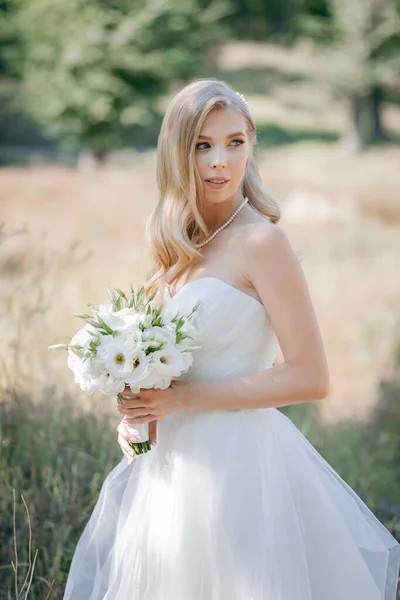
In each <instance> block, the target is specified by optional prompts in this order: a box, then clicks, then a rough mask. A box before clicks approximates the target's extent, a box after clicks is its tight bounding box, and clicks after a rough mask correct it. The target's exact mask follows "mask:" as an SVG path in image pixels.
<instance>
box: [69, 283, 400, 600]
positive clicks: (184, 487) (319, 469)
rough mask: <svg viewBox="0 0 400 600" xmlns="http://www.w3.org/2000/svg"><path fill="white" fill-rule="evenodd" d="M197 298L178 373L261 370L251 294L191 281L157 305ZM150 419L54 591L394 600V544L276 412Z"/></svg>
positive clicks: (190, 376) (265, 331) (98, 597)
mask: <svg viewBox="0 0 400 600" xmlns="http://www.w3.org/2000/svg"><path fill="white" fill-rule="evenodd" d="M197 301H200V302H201V305H200V308H199V309H198V311H197V312H196V313H195V322H194V325H195V326H196V330H197V339H196V342H198V343H199V344H200V345H202V348H201V349H200V350H197V351H196V352H195V353H194V363H193V366H192V367H191V368H190V370H189V371H188V372H187V373H186V374H184V375H183V376H182V378H183V379H186V380H206V379H221V378H229V377H237V376H241V375H244V374H248V373H251V372H254V371H257V370H260V369H266V368H269V367H272V365H273V362H274V359H275V356H276V350H277V339H276V336H275V333H274V331H273V329H272V325H271V322H270V320H269V318H268V316H267V314H266V312H265V309H264V307H263V305H262V304H261V303H259V302H258V301H257V300H256V299H255V298H253V297H251V296H249V295H248V294H246V293H245V292H243V291H241V290H238V289H236V288H235V287H233V286H232V285H231V284H228V283H227V282H224V281H222V280H221V279H217V278H215V277H202V278H200V279H195V280H192V281H190V282H188V283H187V284H186V285H184V286H183V288H181V289H180V290H179V292H178V293H177V294H175V295H174V296H173V297H171V296H169V297H168V300H167V310H168V311H172V312H175V311H180V312H184V313H186V314H187V313H189V312H190V310H191V309H192V307H193V306H194V304H195V303H196V302H197ZM293 334H294V335H295V332H293ZM157 427H158V440H157V442H158V443H157V445H156V446H155V447H154V446H153V447H152V450H151V451H150V452H148V453H146V454H143V455H139V456H137V457H136V461H135V463H134V465H132V466H128V464H127V460H126V458H125V457H122V459H121V462H120V463H119V464H118V465H117V466H116V467H115V468H114V469H113V470H112V471H111V473H110V474H109V475H108V476H107V478H106V479H105V481H104V483H103V487H102V490H101V493H100V496H99V498H98V500H97V504H96V506H95V508H94V511H93V513H92V515H91V517H90V519H89V521H88V523H87V525H86V527H85V529H84V531H83V533H82V535H81V538H80V540H79V542H78V545H77V547H76V550H75V554H74V557H73V561H72V565H71V568H70V572H69V576H68V581H67V586H66V590H65V595H64V600H395V598H396V588H397V577H398V572H399V565H400V545H399V544H398V542H397V541H396V540H395V539H394V537H393V536H392V535H391V534H390V533H389V532H388V531H387V529H386V528H385V527H384V526H383V524H381V522H380V521H379V520H378V519H377V518H376V517H375V516H374V514H373V513H372V512H371V511H370V510H369V508H368V507H367V506H366V505H365V504H364V503H363V502H362V500H361V499H360V498H359V497H358V496H357V494H356V493H355V492H354V491H353V490H352V489H351V488H350V487H349V486H348V485H347V484H346V483H345V482H344V481H343V479H341V477H340V476H339V475H338V474H337V473H336V472H335V471H334V469H333V468H332V467H331V466H330V465H329V464H328V463H327V462H326V461H325V460H324V458H322V456H321V455H320V454H319V453H318V452H317V451H316V449H315V448H314V447H313V446H312V444H311V443H310V442H309V441H308V440H307V439H306V438H305V437H304V435H303V434H302V433H301V432H300V430H299V429H298V428H297V427H296V426H295V425H294V423H293V422H292V421H291V420H290V419H289V418H288V417H286V416H285V415H284V414H283V413H282V412H281V411H279V410H278V409H276V408H264V409H257V410H249V409H247V410H196V411H183V412H180V413H177V414H173V415H169V416H167V417H165V418H163V419H160V420H159V421H158V424H157Z"/></svg>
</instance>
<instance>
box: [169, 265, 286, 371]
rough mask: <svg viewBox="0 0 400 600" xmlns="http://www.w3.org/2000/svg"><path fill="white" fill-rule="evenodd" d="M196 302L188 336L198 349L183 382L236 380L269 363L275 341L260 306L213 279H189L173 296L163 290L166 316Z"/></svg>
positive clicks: (266, 317) (265, 366)
mask: <svg viewBox="0 0 400 600" xmlns="http://www.w3.org/2000/svg"><path fill="white" fill-rule="evenodd" d="M197 302H199V303H200V306H199V308H198V310H197V311H196V312H195V314H194V316H193V318H192V320H191V323H192V326H191V330H190V334H191V335H192V336H193V338H194V340H193V343H194V344H195V345H199V346H201V348H200V349H198V350H196V351H195V352H194V354H193V358H194V362H193V365H192V366H191V368H190V369H189V371H188V372H187V373H185V374H184V375H182V376H181V379H183V380H192V381H193V380H200V379H217V378H221V377H234V376H238V375H242V374H245V373H249V372H252V371H259V370H261V369H265V368H269V367H271V366H272V365H273V363H274V360H275V356H276V351H277V346H278V342H277V338H276V335H275V332H274V330H273V327H272V324H271V321H270V319H269V317H268V314H267V312H266V310H265V307H264V306H263V305H262V304H261V302H259V301H258V300H256V299H255V298H253V297H252V296H250V295H249V294H247V293H245V292H243V291H241V290H239V289H238V288H236V287H234V286H232V285H231V284H229V283H227V282H225V281H223V280H222V279H219V278H216V277H201V278H198V279H193V280H192V281H189V282H188V283H186V284H185V285H184V286H183V287H182V288H181V289H180V290H179V291H178V292H177V293H176V294H174V296H171V295H170V294H169V292H168V289H167V290H166V306H165V310H166V313H167V314H175V313H176V312H179V313H183V314H189V313H190V312H191V310H192V308H193V306H194V305H195V304H196V303H197Z"/></svg>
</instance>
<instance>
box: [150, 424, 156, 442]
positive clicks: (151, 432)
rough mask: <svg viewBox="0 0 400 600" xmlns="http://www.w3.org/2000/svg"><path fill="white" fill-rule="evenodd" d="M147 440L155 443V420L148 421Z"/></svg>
mask: <svg viewBox="0 0 400 600" xmlns="http://www.w3.org/2000/svg"><path fill="white" fill-rule="evenodd" d="M149 440H150V443H151V444H156V443H157V421H150V423H149Z"/></svg>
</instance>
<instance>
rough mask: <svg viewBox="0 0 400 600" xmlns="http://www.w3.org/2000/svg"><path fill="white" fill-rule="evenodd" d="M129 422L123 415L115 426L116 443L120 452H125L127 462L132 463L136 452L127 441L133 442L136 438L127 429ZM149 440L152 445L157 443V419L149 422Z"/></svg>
mask: <svg viewBox="0 0 400 600" xmlns="http://www.w3.org/2000/svg"><path fill="white" fill-rule="evenodd" d="M129 423H130V419H129V418H128V417H124V418H123V419H122V421H121V422H120V424H119V425H118V427H117V431H118V443H119V445H120V446H121V450H122V452H123V453H124V454H125V456H126V458H127V460H128V464H129V465H132V464H133V463H134V462H135V457H136V452H135V451H134V449H133V448H131V446H130V445H129V442H134V441H135V440H136V438H135V436H134V435H132V433H130V432H129V430H128V425H129ZM149 440H150V443H151V444H152V445H154V446H155V445H156V443H157V421H151V423H149Z"/></svg>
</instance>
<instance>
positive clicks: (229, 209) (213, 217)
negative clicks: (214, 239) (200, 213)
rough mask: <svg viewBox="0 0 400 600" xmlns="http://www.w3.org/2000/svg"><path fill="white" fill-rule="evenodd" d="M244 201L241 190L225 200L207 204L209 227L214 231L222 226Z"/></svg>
mask: <svg viewBox="0 0 400 600" xmlns="http://www.w3.org/2000/svg"><path fill="white" fill-rule="evenodd" d="M243 201H244V196H243V194H242V193H241V192H240V193H238V194H236V195H235V196H232V197H230V198H227V199H226V200H224V201H223V202H218V203H215V204H214V203H210V204H209V205H208V206H207V214H206V216H205V217H204V220H205V222H206V223H207V227H209V229H210V232H211V233H212V232H213V231H215V230H216V229H218V227H221V225H223V224H224V223H225V222H226V221H227V220H228V219H229V218H230V217H231V216H232V215H233V213H234V212H235V210H236V209H237V208H239V206H240V205H241V204H242V202H243Z"/></svg>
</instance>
